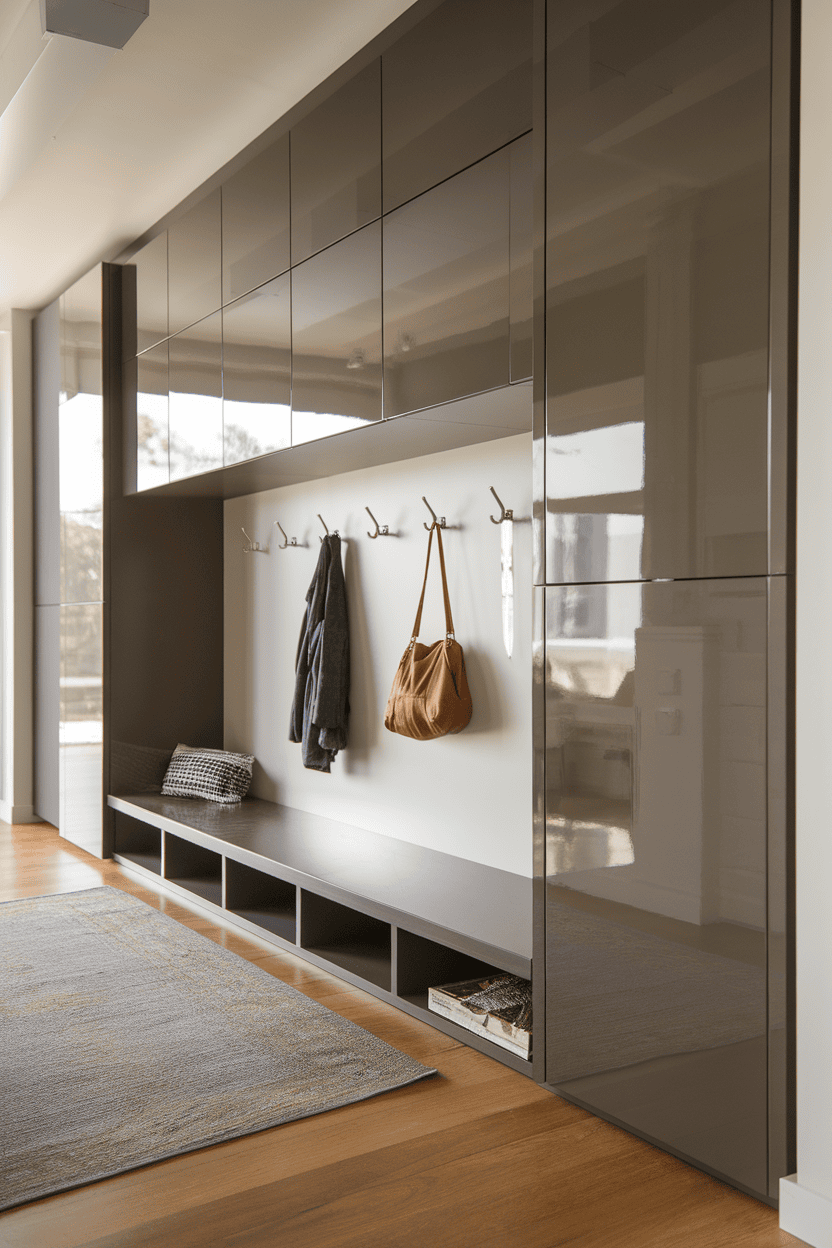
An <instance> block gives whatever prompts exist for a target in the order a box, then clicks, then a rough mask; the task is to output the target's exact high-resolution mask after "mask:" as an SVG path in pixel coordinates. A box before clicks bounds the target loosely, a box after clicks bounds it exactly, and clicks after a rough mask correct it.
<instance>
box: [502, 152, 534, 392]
mask: <svg viewBox="0 0 832 1248" xmlns="http://www.w3.org/2000/svg"><path fill="white" fill-rule="evenodd" d="M509 153H510V159H511V192H510V197H511V198H510V205H509V231H508V242H509V270H510V271H509V321H510V325H511V380H512V381H522V380H523V379H524V378H525V377H531V375H532V362H533V361H532V336H533V335H532V325H533V321H532V316H533V280H532V258H533V250H534V248H533V239H534V228H533V227H534V212H533V207H534V195H533V192H534V179H533V170H532V136H531V135H530V134H527V135H524V137H523V138H522V139H518V140H517V142H516V143H512V145H511V147H510V148H509Z"/></svg>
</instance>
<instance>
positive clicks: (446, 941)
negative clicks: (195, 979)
mask: <svg viewBox="0 0 832 1248" xmlns="http://www.w3.org/2000/svg"><path fill="white" fill-rule="evenodd" d="M108 802H109V805H110V806H111V807H112V808H113V810H114V811H115V812H116V813H115V852H114V857H115V860H116V862H119V863H121V865H122V866H124V867H126V868H128V869H130V870H133V871H134V872H136V873H137V874H139V875H145V876H152V877H153V879H154V880H155V881H156V883H158V882H159V881H160V880H161V881H162V882H163V883H164V885H165V887H166V888H168V889H170V891H171V892H172V893H177V894H179V895H181V896H186V897H188V898H190V899H191V900H194V899H196V900H198V901H199V902H200V904H203V905H206V906H207V907H208V908H209V909H213V910H218V911H220V912H221V913H222V915H223V917H224V918H226V919H228V920H230V921H231V922H233V923H236V924H238V925H239V926H240V927H242V928H244V929H246V930H247V931H249V932H252V933H254V934H256V935H258V936H260V937H261V938H264V939H266V940H269V941H272V942H273V943H274V944H276V945H279V946H281V947H282V948H285V949H290V950H291V951H292V952H293V953H295V954H298V955H299V956H300V957H302V958H305V959H306V960H307V961H309V962H312V963H314V964H315V965H316V966H320V967H322V968H323V969H325V970H328V971H331V972H333V973H334V974H336V975H339V976H340V977H341V978H342V979H346V980H348V981H349V982H350V983H353V984H356V985H357V986H358V987H360V988H363V989H365V991H367V992H370V993H372V994H373V995H374V996H376V997H379V998H381V999H382V1000H384V1001H388V1002H390V1003H391V1004H393V1005H396V1006H398V1008H399V1009H402V1010H404V1011H405V1012H406V1013H408V1014H411V1015H412V1016H413V1017H414V1018H420V1019H423V1020H425V1021H426V1022H429V1023H430V1024H431V1025H432V1026H434V1027H437V1028H439V1030H440V1031H444V1032H446V1033H447V1034H448V1035H451V1036H453V1037H454V1038H455V1039H458V1040H461V1041H463V1042H464V1043H466V1044H470V1045H471V1046H472V1047H474V1048H476V1049H479V1050H480V1051H481V1052H483V1053H488V1054H489V1056H491V1057H495V1058H497V1059H498V1060H499V1061H501V1062H504V1063H505V1064H506V1065H507V1066H511V1067H512V1068H513V1069H515V1070H520V1071H522V1072H523V1073H524V1074H529V1075H530V1074H531V1062H530V1061H526V1060H525V1059H524V1058H522V1057H518V1056H516V1055H515V1054H513V1053H509V1052H507V1051H506V1050H505V1049H502V1048H500V1047H499V1046H497V1045H495V1044H492V1043H491V1042H490V1041H488V1040H485V1039H482V1038H480V1037H479V1036H475V1035H473V1034H472V1033H471V1032H469V1031H467V1030H465V1029H464V1028H462V1027H459V1026H457V1025H456V1024H455V1023H453V1022H451V1021H450V1020H448V1019H444V1018H441V1017H440V1016H439V1015H437V1014H433V1013H431V1012H430V1011H429V1010H428V1008H427V1002H428V989H429V988H430V987H431V986H433V985H438V984H445V983H452V982H454V981H457V980H463V979H471V978H474V977H477V976H480V975H488V974H494V973H496V972H499V971H510V972H511V973H513V974H515V975H521V976H523V977H524V978H525V979H531V970H532V964H531V949H532V881H531V879H527V878H526V877H524V876H520V875H515V874H513V873H511V872H509V871H500V870H497V869H496V868H494V867H487V866H483V865H482V864H481V863H476V862H470V861H468V860H467V859H464V858H457V857H455V856H454V855H452V854H444V853H441V852H439V851H437V850H433V849H423V848H422V847H421V846H419V845H411V844H410V843H408V842H407V841H400V840H397V839H395V838H393V837H388V836H382V835H381V834H380V833H377V832H368V831H366V830H365V829H362V828H355V827H352V826H350V825H349V824H343V823H338V822H337V821H335V820H333V819H325V818H323V817H321V816H318V815H312V814H309V813H307V812H306V811H302V810H294V809H292V808H291V807H288V806H278V805H276V804H275V803H273V802H265V801H261V800H260V799H259V798H246V799H245V800H244V801H242V802H240V803H238V804H236V805H233V806H221V805H218V804H216V803H214V802H208V801H200V800H195V799H190V798H181V797H179V798H177V797H162V796H161V795H159V794H155V793H142V794H138V795H135V796H128V797H110V798H108Z"/></svg>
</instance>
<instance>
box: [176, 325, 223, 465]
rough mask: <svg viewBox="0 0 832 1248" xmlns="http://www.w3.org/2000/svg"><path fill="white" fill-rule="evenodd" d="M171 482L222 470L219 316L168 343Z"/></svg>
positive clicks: (220, 328) (220, 338) (188, 330)
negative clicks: (213, 469) (212, 470)
mask: <svg viewBox="0 0 832 1248" xmlns="http://www.w3.org/2000/svg"><path fill="white" fill-rule="evenodd" d="M168 349H169V352H170V356H169V365H168V367H169V400H168V413H169V415H168V421H169V434H168V444H169V456H170V479H171V481H176V480H177V479H179V478H180V477H192V476H195V475H196V474H197V473H201V472H209V471H210V470H211V469H212V468H221V467H222V462H223V439H222V314H221V313H220V312H215V313H214V315H213V316H208V317H206V318H205V320H204V321H199V322H198V323H197V324H196V325H192V326H191V327H190V329H186V330H184V331H183V332H182V333H181V334H177V335H176V336H175V337H173V338H171V339H170V340H169V342H168Z"/></svg>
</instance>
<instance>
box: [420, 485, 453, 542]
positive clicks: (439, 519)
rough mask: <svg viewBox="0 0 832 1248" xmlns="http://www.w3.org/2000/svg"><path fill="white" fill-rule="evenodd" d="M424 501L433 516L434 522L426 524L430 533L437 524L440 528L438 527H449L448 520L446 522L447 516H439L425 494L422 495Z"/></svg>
mask: <svg viewBox="0 0 832 1248" xmlns="http://www.w3.org/2000/svg"><path fill="white" fill-rule="evenodd" d="M422 502H423V503H424V504H425V506H426V507H427V509H428V511H429V512H430V514H431V515H432V516H433V524H425V528H426V529H427V531H428V533H430V531H431V529H432V528H433V527H434V526H436V528H438V529H447V527H448V525H447V522H446V520H445V517H444V516H441V517H440V516H437V514H436V512H435V511H434V510H433V508H432V507H431V505H430V503H429V502H428V500H427V499H426V498H425V496H424V494H423V495H422Z"/></svg>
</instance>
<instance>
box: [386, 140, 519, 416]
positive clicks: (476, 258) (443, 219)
mask: <svg viewBox="0 0 832 1248" xmlns="http://www.w3.org/2000/svg"><path fill="white" fill-rule="evenodd" d="M510 168H511V152H510V149H508V148H504V149H503V150H502V151H499V152H495V154H494V155H493V156H489V157H488V159H486V160H483V161H480V162H479V164H476V165H474V166H473V167H472V168H470V169H466V170H465V171H464V172H463V173H460V174H457V176H456V177H455V178H449V179H448V181H447V182H443V183H442V185H441V186H437V187H434V189H433V190H431V191H427V192H426V193H425V194H424V195H420V196H419V197H418V198H417V199H414V200H412V201H411V203H409V204H405V205H404V206H403V207H401V208H399V209H397V210H396V211H395V212H393V213H390V215H389V216H387V217H385V218H384V414H385V416H398V415H400V414H401V413H403V412H412V411H416V410H417V409H418V408H423V407H431V406H433V405H434V404H437V403H446V402H448V401H449V400H451V399H456V398H461V397H462V396H464V395H467V394H476V393H478V392H479V391H482V390H491V389H494V388H496V387H497V386H505V385H507V384H508V381H509V198H510V197H509V187H510V176H509V175H510Z"/></svg>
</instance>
